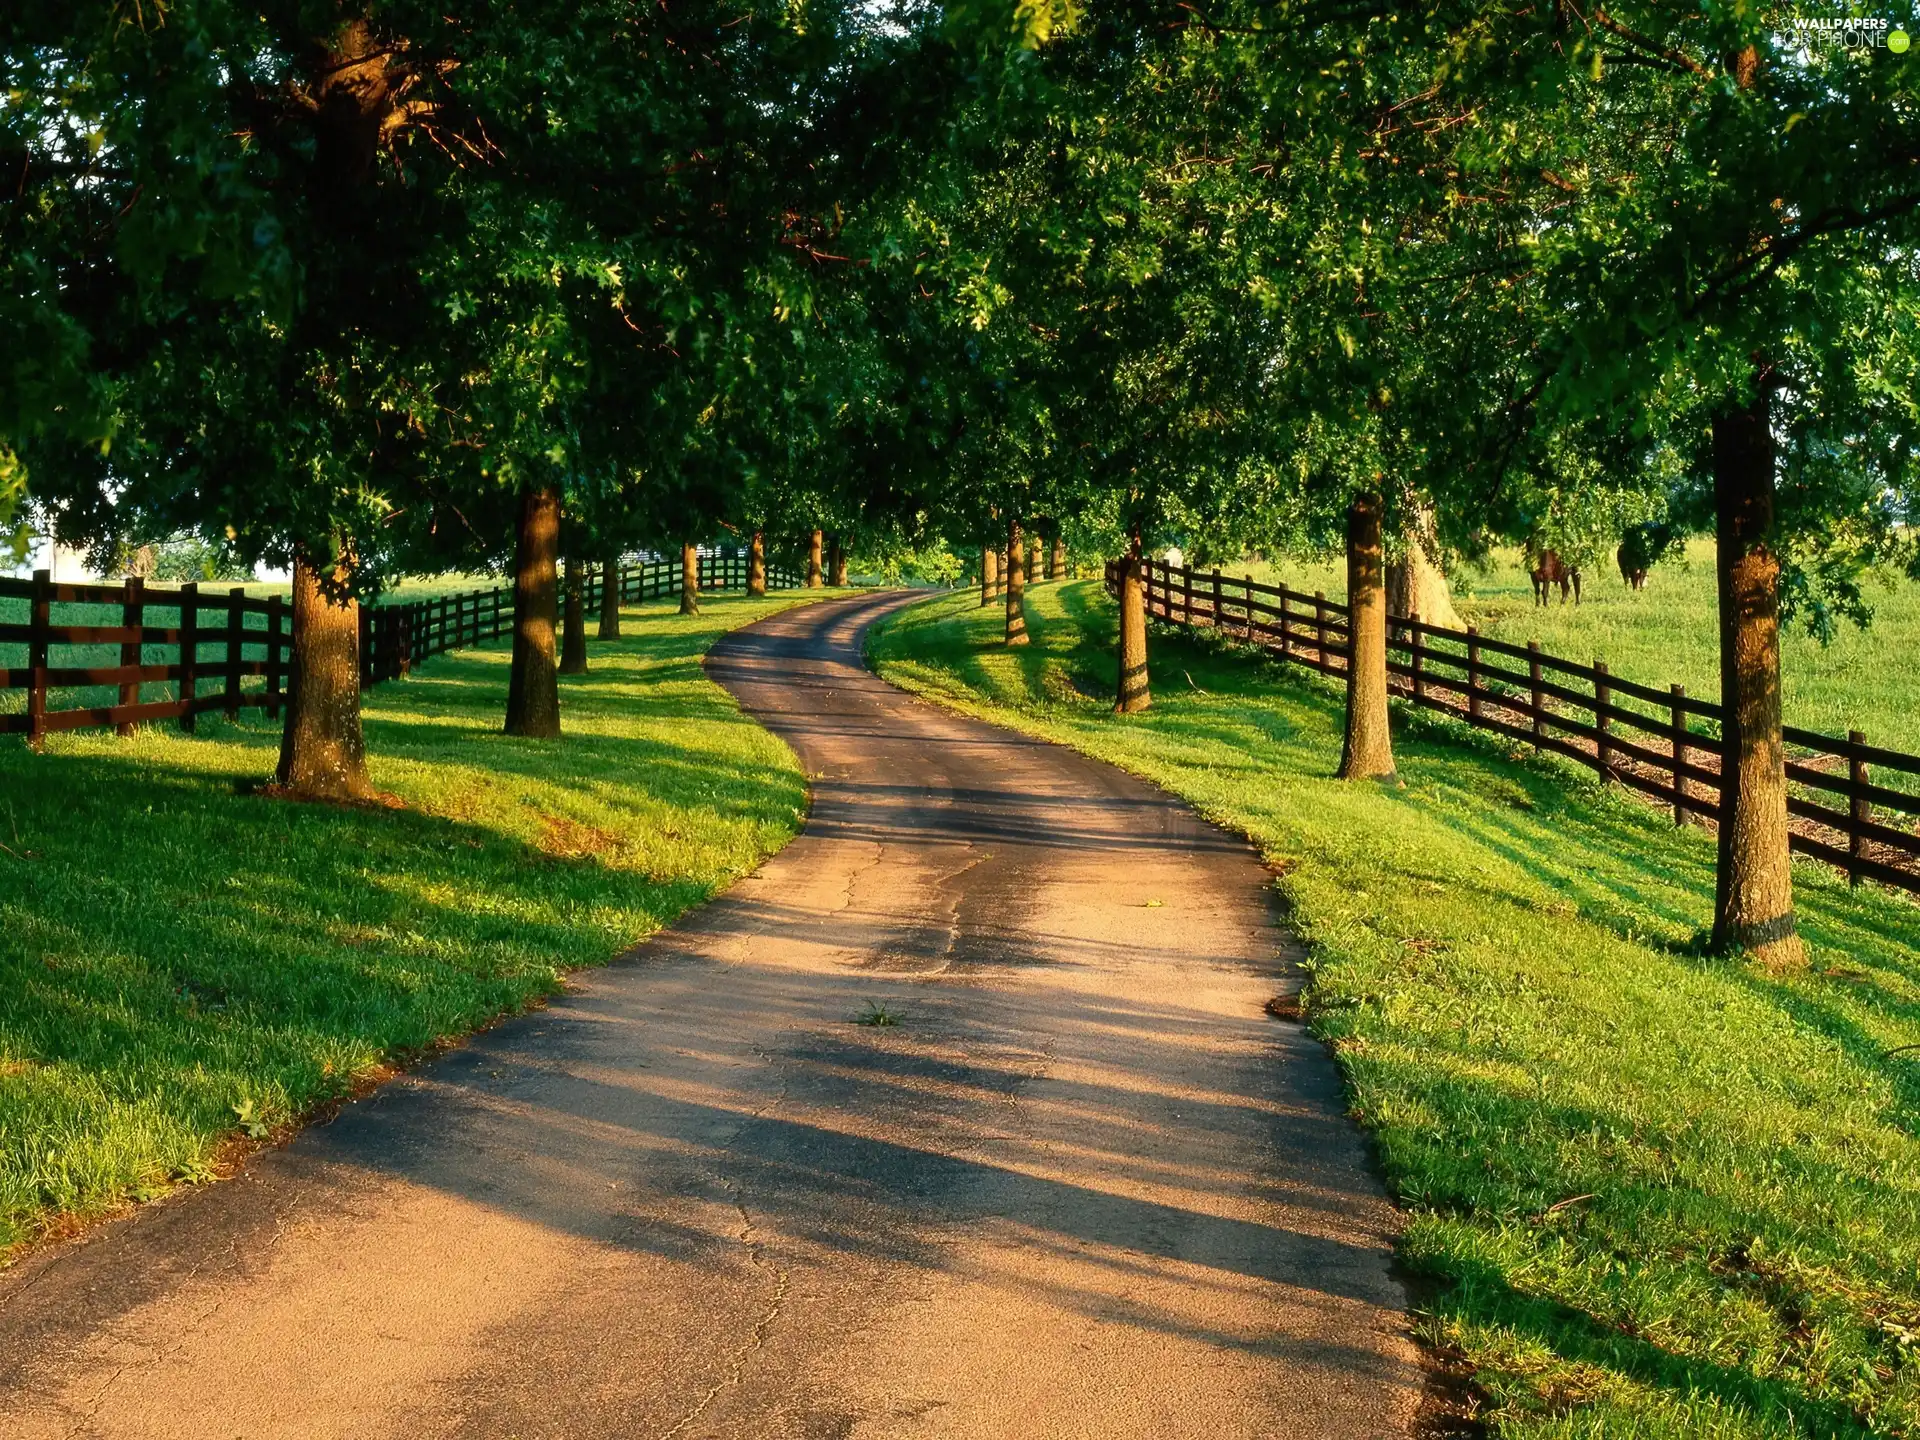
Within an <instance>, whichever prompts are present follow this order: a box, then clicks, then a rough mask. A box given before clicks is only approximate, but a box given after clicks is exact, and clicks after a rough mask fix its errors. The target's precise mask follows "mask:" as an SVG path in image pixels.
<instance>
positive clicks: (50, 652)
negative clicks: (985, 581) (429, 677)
mask: <svg viewBox="0 0 1920 1440" xmlns="http://www.w3.org/2000/svg"><path fill="white" fill-rule="evenodd" d="M746 583H747V560H746V557H745V556H744V555H742V556H720V555H703V556H701V557H700V587H701V589H702V590H739V589H745V588H746ZM767 583H768V584H769V585H770V586H777V587H782V588H784V587H787V586H792V585H795V584H797V583H798V581H797V580H796V578H795V577H794V575H793V574H792V573H791V572H789V571H787V570H785V569H784V568H779V567H772V566H770V567H769V568H768V575H767ZM603 584H604V580H603V578H602V576H601V574H600V571H599V568H598V567H595V569H594V572H593V575H592V577H591V579H590V580H589V581H588V583H587V587H586V588H587V604H588V607H589V609H590V611H592V612H595V613H597V610H598V607H599V604H600V596H601V591H602V586H603ZM619 584H620V598H621V600H622V602H623V603H628V604H638V603H639V602H640V601H642V600H650V599H657V598H659V597H661V596H666V595H674V594H677V593H678V592H679V589H680V562H679V560H677V559H675V560H650V561H641V562H636V563H634V564H629V565H622V566H621V567H620V572H619ZM0 600H15V601H20V600H24V601H25V602H26V610H27V618H26V621H25V623H24V624H22V623H0V647H10V648H15V649H19V648H24V650H25V652H26V653H25V658H26V664H25V665H19V666H0V693H4V692H8V691H24V692H25V701H26V704H25V706H24V708H22V709H18V710H14V709H8V710H4V711H0V734H24V735H26V737H27V739H28V742H29V743H30V744H33V745H35V746H37V745H39V743H40V742H41V740H42V739H43V738H44V737H45V736H47V735H49V734H51V733H53V732H55V731H58V730H78V729H85V728H89V727H93V726H105V725H111V726H114V727H115V728H116V729H117V730H119V732H120V733H121V734H123V735H124V734H130V733H132V730H133V727H134V726H135V725H137V724H139V723H140V722H142V721H145V720H171V719H177V720H178V721H179V722H180V727H181V728H182V729H183V730H189V731H191V730H192V729H193V728H194V719H195V717H196V716H199V715H203V714H206V713H207V712H209V711H222V712H224V713H226V714H228V715H238V714H239V713H240V711H241V710H243V709H264V710H266V712H267V713H268V715H269V716H272V717H275V718H277V717H278V716H279V714H280V706H281V702H282V696H283V694H284V691H285V688H286V683H287V667H288V662H289V661H290V659H291V657H292V654H293V635H292V617H291V613H290V609H289V606H288V604H287V601H286V599H285V598H284V597H282V596H279V595H271V596H265V597H257V596H249V595H248V594H247V593H246V591H245V590H244V589H240V588H231V589H219V590H216V589H207V588H202V587H201V586H198V585H182V586H180V587H179V588H178V589H167V590H162V589H157V588H151V587H148V586H146V585H143V584H142V583H141V582H140V581H138V580H127V581H124V582H122V583H120V584H116V585H103V584H55V583H54V582H53V581H52V580H51V579H50V578H49V576H48V574H47V572H46V571H44V570H41V571H36V572H35V573H34V576H33V578H32V579H30V580H17V579H10V578H6V577H0ZM76 607H84V609H82V610H81V613H79V614H74V613H72V612H73V611H74V610H75V608H76ZM512 631H513V588H512V587H511V586H506V585H502V586H497V587H495V588H493V589H491V590H470V591H467V592H465V593H464V594H452V595H440V596H435V597H434V598H433V599H430V600H408V601H401V602H396V603H392V604H387V605H370V606H366V607H364V608H363V609H362V610H361V612H360V672H361V674H360V678H361V682H362V684H364V685H377V684H379V683H380V682H381V681H382V680H390V679H393V678H394V677H396V676H399V675H404V674H406V673H407V672H408V671H409V670H410V669H412V667H413V666H415V665H417V664H419V663H420V662H421V661H423V660H426V659H428V658H430V657H432V656H434V655H439V654H443V653H444V652H446V651H448V650H455V649H459V648H460V647H461V646H465V645H475V644H479V643H480V642H482V641H485V640H493V639H497V638H499V637H501V636H504V635H508V634H511V633H512ZM111 646H118V647H119V651H118V658H117V660H116V662H115V663H113V664H101V663H97V662H98V661H100V660H101V659H102V658H104V657H103V656H102V655H101V654H100V653H99V652H100V651H101V649H102V647H111ZM75 649H79V650H82V651H86V652H91V653H89V654H86V655H83V656H74V655H72V654H66V655H62V654H61V653H60V652H62V651H69V652H70V651H72V650H75ZM100 689H111V690H113V691H114V692H115V697H114V699H113V701H112V702H111V703H108V704H97V703H96V704H83V703H79V702H80V701H83V700H85V699H87V698H89V697H87V696H85V695H76V694H75V693H73V692H83V691H88V690H100ZM93 698H99V697H93ZM56 701H58V702H61V703H58V704H56V703H55V702H56Z"/></svg>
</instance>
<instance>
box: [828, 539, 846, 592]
mask: <svg viewBox="0 0 1920 1440" xmlns="http://www.w3.org/2000/svg"><path fill="white" fill-rule="evenodd" d="M827 583H828V584H829V585H832V586H835V587H837V588H838V589H842V590H844V589H846V586H847V547H846V546H844V545H842V544H841V543H840V537H839V536H838V535H836V536H834V537H833V563H832V564H831V565H829V566H828V567H827Z"/></svg>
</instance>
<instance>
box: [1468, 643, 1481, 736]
mask: <svg viewBox="0 0 1920 1440" xmlns="http://www.w3.org/2000/svg"><path fill="white" fill-rule="evenodd" d="M1467 714H1468V716H1469V717H1471V718H1472V719H1475V720H1478V719H1479V718H1480V627H1479V626H1478V625H1469V626H1467Z"/></svg>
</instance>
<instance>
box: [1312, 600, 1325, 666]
mask: <svg viewBox="0 0 1920 1440" xmlns="http://www.w3.org/2000/svg"><path fill="white" fill-rule="evenodd" d="M1313 662H1314V664H1315V665H1316V666H1318V667H1319V668H1320V669H1321V670H1326V668H1327V592H1326V591H1324V590H1316V591H1314V592H1313Z"/></svg>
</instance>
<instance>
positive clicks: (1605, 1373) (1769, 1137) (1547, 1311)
mask: <svg viewBox="0 0 1920 1440" xmlns="http://www.w3.org/2000/svg"><path fill="white" fill-rule="evenodd" d="M1027 603H1028V611H1029V616H1030V621H1031V630H1032V634H1033V637H1034V643H1033V644H1032V645H1030V646H1029V647H1027V649H1026V650H1025V651H1024V652H1021V653H1010V652H1007V651H1006V650H1004V649H1003V648H1001V647H999V646H997V645H996V644H995V643H994V641H995V637H996V635H997V624H996V620H997V617H996V616H994V615H993V614H992V613H991V612H983V611H981V610H979V609H977V608H975V607H974V605H973V604H972V603H971V602H970V601H969V600H968V599H967V598H965V597H956V598H953V599H943V600H938V601H934V602H931V603H929V604H927V605H922V606H917V607H915V608H914V609H912V610H909V611H906V612H903V613H902V614H901V615H899V616H898V617H896V618H895V619H893V620H892V621H890V622H889V623H888V624H887V625H886V626H885V627H884V628H883V629H882V630H881V631H879V632H878V633H877V634H876V635H875V636H874V638H873V640H872V643H871V650H872V654H873V656H874V658H875V661H876V663H877V664H878V666H879V668H880V670H881V673H883V674H884V675H886V676H888V677H889V678H890V679H893V680H895V681H897V682H899V683H901V684H904V685H907V686H909V687H910V688H914V689H917V690H920V691H922V692H924V693H928V694H930V695H932V696H935V697H937V698H941V699H943V700H944V701H946V702H947V703H950V704H954V705H958V706H961V707H963V708H967V709H969V710H972V711H973V712H975V713H979V714H983V715H986V716H988V717H990V718H995V719H999V720H1001V721H1003V722H1005V723H1011V724H1014V725H1016V726H1018V727H1020V728H1022V729H1025V730H1028V731H1031V732H1033V733H1036V734H1041V735H1045V736H1047V737H1049V738H1052V739H1055V740H1059V741H1062V742H1064V743H1067V744H1071V745H1074V746H1076V747H1078V748H1080V749H1082V750H1085V751H1087V752H1088V753H1090V754H1094V755H1098V756H1101V757H1103V758H1106V759H1109V760H1111V761H1114V762H1115V763H1117V764H1120V765H1123V766H1125V767H1126V768H1128V769H1130V770H1133V771H1135V772H1137V773H1139V774H1142V775H1145V776H1147V777H1148V778H1150V779H1153V780H1155V781H1157V782H1158V783H1160V784H1162V785H1164V786H1166V787H1167V788H1168V789H1170V790H1172V791H1174V792H1176V793H1178V794H1181V795H1183V796H1185V797H1187V798H1188V799H1189V800H1191V801H1192V802H1194V803H1195V805H1196V806H1197V807H1198V808H1200V809H1201V810H1202V811H1203V812H1205V813H1207V814H1208V815H1210V816H1212V817H1214V818H1215V819H1218V820H1220V821H1221V822H1222V823H1225V824H1228V825H1230V826H1233V827H1235V828H1237V829H1239V830H1242V831H1244V832H1245V833H1247V834H1249V835H1250V836H1252V837H1253V838H1254V839H1255V840H1256V841H1257V842H1258V843H1259V844H1260V846H1261V847H1262V849H1263V850H1264V852H1265V854H1266V856H1267V858H1268V859H1269V861H1270V862H1271V863H1272V864H1273V865H1274V867H1275V869H1276V870H1277V871H1279V872H1280V873H1281V879H1280V881H1279V884H1280V886H1281V889H1282V892H1283V894H1284V896H1285V898H1286V901H1287V903H1288V905H1289V908H1290V915H1291V919H1292V923H1293V925H1294V927H1295V928H1296V929H1297V930H1298V932H1299V933H1300V935H1301V936H1302V938H1303V939H1305V940H1307V941H1308V942H1309V944H1310V947H1311V948H1310V956H1311V958H1310V962H1309V964H1310V969H1311V977H1310V978H1311V985H1310V989H1309V991H1308V994H1307V1000H1306V1006H1305V1014H1306V1016H1307V1018H1308V1020H1309V1021H1310V1023H1311V1024H1312V1025H1313V1026H1314V1028H1315V1030H1316V1032H1317V1033H1318V1034H1320V1035H1321V1036H1322V1037H1323V1038H1324V1039H1326V1040H1327V1041H1328V1042H1329V1043H1330V1044H1331V1045H1332V1047H1333V1048H1334V1050H1335V1053H1336V1054H1337V1056H1338V1057H1339V1060H1340V1064H1341V1066H1342V1068H1343V1070H1344V1072H1345V1074H1346V1077H1347V1081H1348V1085H1349V1094H1350V1099H1351V1104H1352V1108H1353V1111H1354V1114H1355V1115H1356V1117H1357V1118H1358V1119H1359V1120H1360V1121H1361V1123H1363V1124H1364V1125H1365V1126H1367V1127H1368V1129H1369V1130H1370V1131H1371V1133H1372V1134H1373V1136H1374V1139H1375V1141H1376V1144H1377V1146H1378V1153H1379V1156H1380V1159H1381V1163H1382V1165H1383V1167H1384V1169H1385V1171H1386V1174H1387V1176H1388V1179H1389V1182H1390V1184H1391V1186H1392V1187H1393V1189H1394V1191H1395V1193H1396V1194H1397V1195H1398V1196H1399V1197H1400V1199H1401V1201H1402V1203H1403V1204H1404V1205H1405V1206H1406V1207H1407V1209H1408V1212H1409V1215H1408V1224H1407V1229H1406V1232H1405V1235H1404V1236H1403V1238H1402V1241H1401V1253H1402V1256H1403V1258H1404V1259H1405V1261H1406V1262H1407V1264H1408V1265H1409V1266H1410V1267H1411V1268H1412V1269H1414V1270H1415V1271H1417V1272H1419V1273H1420V1274H1422V1275H1424V1276H1426V1277H1428V1278H1429V1279H1430V1281H1431V1282H1432V1290H1431V1293H1430V1295H1429V1296H1428V1297H1427V1298H1426V1300H1425V1301H1424V1302H1423V1304H1424V1312H1425V1313H1424V1316H1423V1319H1422V1325H1423V1328H1424V1329H1425V1331H1426V1333H1427V1334H1428V1336H1429V1338H1430V1339H1432V1340H1434V1341H1435V1342H1436V1343H1439V1344H1442V1345H1445V1346H1448V1347H1451V1348H1453V1349H1456V1350H1458V1351H1459V1352H1460V1353H1462V1354H1463V1355H1464V1356H1465V1357H1466V1359H1467V1361H1468V1362H1469V1363H1470V1364H1471V1365H1472V1367H1473V1369H1474V1372H1475V1376H1476V1383H1477V1384H1478V1386H1479V1388H1480V1389H1481V1390H1482V1392H1483V1393H1484V1394H1485V1396H1486V1397H1487V1402H1488V1418H1489V1419H1490V1420H1491V1421H1492V1422H1493V1425H1494V1428H1495V1429H1496V1431H1497V1432H1498V1433H1500V1434H1503V1435H1511V1436H1525V1437H1528V1440H1536V1437H1556V1440H1557V1437H1575V1436H1580V1437H1586V1436H1606V1437H1622V1436H1634V1437H1674V1440H1678V1437H1696V1436H1726V1437H1734V1436H1739V1437H1748V1436H1796V1435H1797V1436H1831V1435H1867V1434H1882V1435H1899V1434H1912V1433H1920V1138H1917V1137H1916V1131H1920V1049H1917V1050H1913V1051H1902V1050H1901V1049H1900V1047H1902V1046H1906V1045H1920V949H1917V948H1916V947H1920V906H1916V905H1915V904H1914V903H1913V901H1912V900H1911V899H1909V898H1907V897H1904V896H1901V895H1896V894H1893V893H1890V892H1886V891H1881V890H1877V889H1875V888H1873V887H1870V886H1869V887H1863V888H1862V889H1861V890H1860V891H1858V892H1850V891H1849V890H1848V888H1847V886H1846V884H1845V882H1844V880H1842V879H1840V878H1839V877H1838V876H1836V875H1835V874H1834V873H1833V872H1831V871H1829V870H1826V869H1825V868H1823V867H1820V866H1817V865H1812V864H1805V863H1802V864H1798V865H1796V872H1795V873H1796V883H1797V886H1798V903H1799V913H1800V921H1801V925H1802V929H1803V932H1804V933H1805V935H1806V937H1807V940H1808V943H1809V947H1810V950H1811V954H1812V957H1813V965H1812V969H1811V970H1810V972H1809V973H1807V974H1805V975H1802V976H1788V977H1776V976H1769V975H1765V974H1761V973H1758V972H1755V971H1753V970H1751V969H1749V968H1747V967H1745V966H1743V965H1741V964H1738V963H1735V962H1730V961H1724V960H1718V959H1710V958H1704V957H1703V956H1702V955H1701V954H1700V953H1699V946H1698V945H1697V943H1696V941H1697V937H1698V933H1699V931H1700V929H1701V928H1702V927H1704V926H1705V925H1706V924H1707V922H1708V920H1709V919H1710V915H1711V902H1712V887H1713V860H1714V855H1713V846H1712V842H1711V839H1710V837H1708V836H1706V835H1704V834H1701V833H1699V832H1697V831H1694V830H1675V829H1674V828H1673V826H1672V825H1671V823H1670V822H1669V821H1668V820H1667V819H1666V818H1665V817H1664V816H1663V815H1662V814H1661V813H1660V812H1657V811H1654V810H1652V809H1651V808H1649V807H1647V806H1644V805H1641V804H1639V803H1638V802H1636V801H1634V800H1632V799H1630V798H1627V797H1625V796H1622V795H1619V794H1616V793H1613V792H1610V791H1609V790H1607V789H1606V788H1605V787H1603V786H1602V785H1600V784H1599V783H1598V782H1597V780H1595V779H1594V778H1593V777H1592V776H1591V775H1589V774H1586V773H1584V772H1580V771H1577V770H1575V769H1573V768H1572V767H1571V766H1568V765H1563V764H1561V763H1558V762H1554V761H1540V760H1536V759H1534V758H1533V757H1531V756H1530V755H1528V754H1526V753H1525V752H1524V750H1522V749H1519V748H1517V747H1510V746H1507V745H1506V744H1504V743H1502V742H1498V741H1494V740H1492V739H1490V738H1489V737H1486V736H1484V735H1475V734H1471V733H1469V732H1466V731H1464V730H1462V729H1460V728H1458V727H1455V726H1452V725H1448V724H1446V723H1445V722H1439V721H1430V720H1426V719H1423V718H1421V717H1418V716H1410V715H1408V714H1407V713H1406V712H1404V711H1397V712H1396V731H1397V735H1396V741H1397V747H1396V748H1397V756H1398V761H1399V766H1400V773H1401V776H1402V777H1403V779H1404V781H1405V784H1404V785H1403V786H1402V787H1400V788H1397V789H1387V788H1382V787H1379V786H1376V785H1372V784H1363V785H1350V784H1345V783H1342V782H1340V781H1337V780H1335V779H1334V778H1333V771H1334V768H1335V766H1336V764H1337V762H1338V759H1339V754H1340V722H1341V704H1340V697H1339V694H1338V692H1337V690H1335V689H1334V688H1333V687H1331V686H1329V685H1327V684H1325V683H1324V682H1321V681H1319V680H1318V679H1315V678H1312V677H1310V676H1307V675H1305V674H1303V673H1302V672H1299V671H1287V670H1283V669H1282V668H1280V667H1279V666H1277V665H1275V664H1272V663H1269V662H1266V661H1263V660H1260V659H1258V658H1254V657H1248V656H1246V655H1245V654H1242V653H1234V652H1232V651H1228V650H1224V649H1222V648H1220V647H1217V646H1215V645H1213V644H1211V643H1210V642H1209V638H1208V637H1204V636H1203V637H1198V638H1187V637H1175V636H1168V635H1159V634H1157V635H1156V636H1155V638H1154V643H1153V658H1154V671H1153V677H1154V707H1153V709H1151V710H1150V711H1148V712H1146V713H1145V714H1143V715H1138V716H1134V717H1130V718H1127V719H1116V718H1115V717H1113V715H1112V714H1111V701H1110V699H1109V698H1107V697H1110V696H1111V694H1112V687H1113V674H1114V671H1113V660H1112V655H1111V636H1112V634H1113V612H1112V608H1111V604H1110V602H1109V601H1108V600H1107V599H1106V597H1105V596H1104V595H1103V594H1102V593H1101V591H1100V587H1099V586H1098V585H1097V584H1095V583H1088V584H1082V585H1071V586H1043V587H1040V588H1038V589H1037V590H1035V591H1032V592H1029V596H1028V602H1027ZM1621 668H1622V669H1624V668H1625V667H1621ZM1062 672H1064V673H1067V674H1070V675H1072V676H1074V677H1075V687H1074V688H1075V690H1076V691H1077V692H1078V694H1077V696H1076V695H1068V694H1065V693H1063V691H1062V689H1061V687H1059V686H1058V685H1057V684H1053V683H1050V682H1049V677H1050V676H1053V675H1057V674H1059V673H1062Z"/></svg>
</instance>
